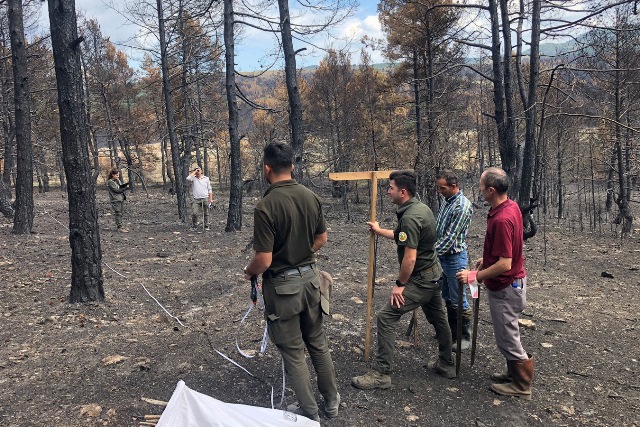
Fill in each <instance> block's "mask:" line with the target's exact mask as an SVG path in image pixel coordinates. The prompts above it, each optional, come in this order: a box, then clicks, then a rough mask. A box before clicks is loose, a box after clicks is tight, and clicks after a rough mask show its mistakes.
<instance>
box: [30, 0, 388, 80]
mask: <svg viewBox="0 0 640 427" xmlns="http://www.w3.org/2000/svg"><path fill="white" fill-rule="evenodd" d="M127 1H131V0H76V10H77V11H78V12H79V13H83V14H84V15H85V16H86V17H88V18H95V19H96V20H97V21H98V23H99V24H100V27H101V28H102V32H103V35H105V36H108V37H110V39H111V41H112V42H114V43H116V44H117V45H118V46H119V47H120V49H121V50H123V51H125V52H126V53H127V55H129V56H130V57H131V59H132V65H133V66H135V65H136V63H137V62H138V61H139V60H140V59H141V58H142V53H141V52H140V51H136V50H133V49H131V48H129V47H127V46H128V45H132V44H133V43H131V40H132V39H133V38H135V37H137V36H138V34H139V27H137V26H136V25H133V24H130V23H128V22H127V19H126V18H125V17H123V16H122V14H120V13H118V12H117V10H118V9H120V10H122V9H123V8H124V5H125V3H126V2H127ZM153 3H155V2H153ZM274 3H275V2H274ZM107 4H110V5H112V7H109V6H107ZM377 4H378V2H377V0H360V1H359V5H358V7H357V9H356V10H355V12H354V14H353V15H352V16H350V17H348V18H347V19H345V20H344V21H343V22H341V23H340V24H339V25H337V26H336V27H334V28H333V29H332V30H331V31H330V32H323V33H322V34H318V35H316V36H314V37H313V39H312V40H311V41H312V43H313V45H315V46H316V47H314V46H312V45H308V44H303V43H300V42H294V47H295V49H300V48H301V47H307V50H305V51H303V52H301V53H300V54H299V55H298V56H297V65H298V66H299V67H304V66H309V65H316V64H318V63H319V62H320V59H322V57H323V56H324V55H325V54H326V52H325V51H324V50H323V49H326V48H329V47H333V48H336V49H347V50H349V51H350V52H351V53H352V61H353V62H354V63H357V62H359V59H360V49H361V47H362V44H361V43H360V39H361V38H362V36H364V35H367V36H369V37H373V38H382V37H383V34H382V33H381V30H380V24H379V21H378V15H377ZM290 5H291V6H290V7H291V14H292V16H293V15H294V13H296V10H295V2H292V1H291V2H290ZM114 9H116V10H114ZM317 18H318V16H314V15H312V14H306V15H304V16H302V17H300V18H299V19H301V20H304V22H305V23H307V22H314V20H316V19H317ZM40 22H41V24H42V25H43V26H44V25H46V26H47V27H48V12H47V3H46V2H45V3H43V6H42V13H41V18H40ZM294 22H295V21H294ZM275 46H277V43H276V41H275V40H272V39H271V36H269V35H266V34H265V33H263V32H259V31H258V30H254V29H252V28H249V27H246V28H245V29H243V30H242V36H241V38H240V40H238V41H237V42H236V64H237V65H236V68H237V69H238V70H242V71H251V70H257V69H260V68H261V67H265V66H267V65H268V64H269V63H271V62H272V59H271V58H272V57H273V49H274V48H275ZM370 54H371V58H372V62H373V63H379V62H384V59H383V58H382V55H381V53H380V52H372V51H370Z"/></svg>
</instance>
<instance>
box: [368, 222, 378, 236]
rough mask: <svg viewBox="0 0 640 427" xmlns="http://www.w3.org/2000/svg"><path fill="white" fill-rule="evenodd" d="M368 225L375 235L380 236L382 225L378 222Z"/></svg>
mask: <svg viewBox="0 0 640 427" xmlns="http://www.w3.org/2000/svg"><path fill="white" fill-rule="evenodd" d="M367 225H368V226H369V230H370V231H373V233H374V234H378V232H379V231H380V224H379V223H378V221H373V222H372V221H368V222H367Z"/></svg>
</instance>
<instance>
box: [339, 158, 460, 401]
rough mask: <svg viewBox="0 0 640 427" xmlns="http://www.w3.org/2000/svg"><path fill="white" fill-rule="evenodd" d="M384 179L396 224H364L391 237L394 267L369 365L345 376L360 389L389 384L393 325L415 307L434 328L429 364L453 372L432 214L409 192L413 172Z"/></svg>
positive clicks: (451, 374)
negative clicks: (395, 255)
mask: <svg viewBox="0 0 640 427" xmlns="http://www.w3.org/2000/svg"><path fill="white" fill-rule="evenodd" d="M389 181H390V182H389V190H388V191H387V194H388V195H389V197H390V198H391V201H392V202H393V203H394V204H396V205H398V206H399V207H398V210H397V212H396V214H397V216H398V226H397V227H396V228H395V229H394V230H387V229H384V228H380V225H379V224H378V223H377V222H368V223H367V225H368V226H369V229H370V230H371V231H373V232H374V233H375V234H377V235H379V236H383V237H386V238H388V239H393V240H395V242H396V245H397V246H398V261H399V262H400V272H399V273H398V279H397V280H396V284H395V286H394V287H393V290H392V291H391V298H390V300H389V301H388V302H387V304H386V306H385V307H384V308H383V309H382V311H381V312H380V313H378V355H377V357H376V363H375V367H374V370H372V371H370V372H368V373H367V374H365V375H361V376H358V377H353V378H352V379H351V384H352V385H353V386H354V387H357V388H360V389H363V390H369V389H374V388H383V389H386V388H389V387H391V377H390V376H389V374H390V373H391V365H392V364H393V352H394V344H395V336H396V332H395V328H396V325H397V324H398V321H399V320H400V318H401V317H402V315H403V314H405V313H408V312H411V311H413V310H414V309H416V308H418V307H421V308H422V311H423V312H424V314H425V316H426V317H427V320H428V321H429V323H431V324H432V325H433V326H434V327H435V329H436V337H437V339H438V349H439V357H438V359H437V360H436V361H435V362H434V363H433V364H431V366H430V367H431V368H433V369H434V370H435V371H436V373H438V374H439V375H441V376H443V377H445V378H454V377H455V376H456V370H455V366H454V360H453V355H452V354H451V330H450V329H449V323H448V322H447V313H446V311H445V305H444V300H443V299H442V296H441V294H440V286H439V283H438V279H439V278H440V275H441V274H442V269H441V268H440V264H439V263H438V258H437V256H436V253H435V243H436V220H435V217H434V216H433V212H431V209H429V207H428V206H427V205H425V204H424V203H422V202H420V201H418V200H417V199H416V198H415V197H414V195H415V191H416V174H415V172H413V171H410V170H400V171H394V172H392V173H391V175H390V176H389Z"/></svg>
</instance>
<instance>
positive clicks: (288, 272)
mask: <svg viewBox="0 0 640 427" xmlns="http://www.w3.org/2000/svg"><path fill="white" fill-rule="evenodd" d="M310 270H313V265H312V264H308V265H303V266H302V267H296V268H290V269H289V270H284V271H281V272H279V273H275V274H272V275H271V277H285V276H296V275H297V276H302V273H306V272H307V271H310Z"/></svg>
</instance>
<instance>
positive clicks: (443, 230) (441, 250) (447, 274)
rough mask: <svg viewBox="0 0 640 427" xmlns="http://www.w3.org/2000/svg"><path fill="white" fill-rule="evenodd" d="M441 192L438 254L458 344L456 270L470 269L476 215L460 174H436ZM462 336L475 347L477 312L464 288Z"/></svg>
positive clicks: (466, 342) (437, 223)
mask: <svg viewBox="0 0 640 427" xmlns="http://www.w3.org/2000/svg"><path fill="white" fill-rule="evenodd" d="M436 186H437V188H438V193H440V195H441V196H442V199H441V201H440V210H439V211H438V216H437V218H436V237H437V238H438V240H437V241H436V253H437V254H438V260H439V261H440V265H441V266H442V272H443V280H442V298H443V299H444V302H445V304H446V306H447V318H448V320H449V327H450V329H451V337H452V340H453V343H454V347H455V343H456V339H457V336H456V334H457V329H458V327H457V326H458V316H457V310H458V288H459V284H458V279H457V278H456V273H457V272H458V271H460V270H464V269H466V268H467V266H468V263H469V257H468V254H467V231H468V230H469V224H470V223H471V217H472V216H473V208H472V206H471V202H470V201H469V199H467V198H466V197H465V196H464V194H462V191H460V187H458V177H457V176H456V174H455V173H454V172H453V171H451V170H446V169H445V170H441V171H440V172H438V174H437V175H436ZM462 310H463V311H462V336H461V337H460V340H461V344H462V346H461V348H462V350H466V349H468V348H469V347H470V346H471V319H472V318H473V311H472V310H471V309H470V307H469V302H468V301H467V295H466V293H465V292H464V289H463V291H462Z"/></svg>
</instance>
